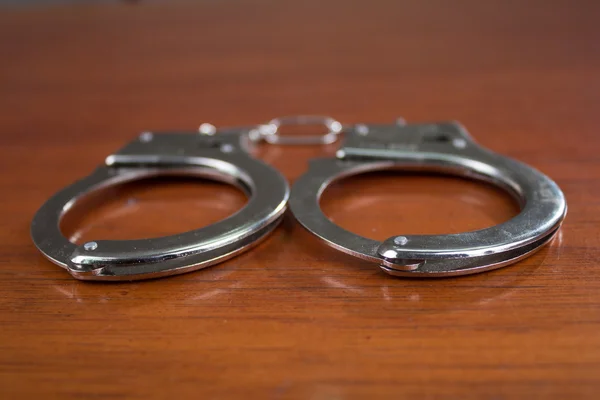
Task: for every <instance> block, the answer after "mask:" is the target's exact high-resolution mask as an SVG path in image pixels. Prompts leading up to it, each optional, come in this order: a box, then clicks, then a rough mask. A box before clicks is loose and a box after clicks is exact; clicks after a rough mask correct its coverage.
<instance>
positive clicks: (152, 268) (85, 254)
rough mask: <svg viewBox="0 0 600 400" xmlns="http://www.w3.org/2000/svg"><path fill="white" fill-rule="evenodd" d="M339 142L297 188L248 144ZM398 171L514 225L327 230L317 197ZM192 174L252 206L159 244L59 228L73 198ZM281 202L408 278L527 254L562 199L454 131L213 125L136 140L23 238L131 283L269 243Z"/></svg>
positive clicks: (559, 212) (320, 232) (540, 177)
mask: <svg viewBox="0 0 600 400" xmlns="http://www.w3.org/2000/svg"><path fill="white" fill-rule="evenodd" d="M315 124H323V125H324V126H325V127H326V128H327V133H326V134H324V135H322V136H309V137H303V136H296V137H293V136H292V137H290V136H283V135H281V134H280V128H281V127H282V126H284V125H315ZM341 133H343V134H344V136H345V138H344V143H343V145H342V146H341V148H340V149H339V150H338V151H337V153H336V158H329V159H316V160H312V161H311V162H310V164H309V169H308V171H307V172H306V173H305V174H304V175H302V176H301V177H300V178H299V179H298V180H297V181H296V182H295V184H294V186H293V188H292V192H291V196H290V194H289V188H288V185H287V182H286V181H285V179H284V178H283V176H282V175H281V174H280V173H279V172H277V171H276V170H275V169H274V168H272V167H270V166H268V165H266V164H264V163H262V162H261V161H259V160H257V159H255V158H252V157H251V156H250V155H249V154H248V153H247V149H248V148H249V145H250V144H252V143H257V142H261V141H265V142H267V143H270V144H329V143H333V142H335V141H336V140H337V138H338V136H339V135H340V134H341ZM383 169H401V170H409V171H414V170H417V171H428V172H435V173H445V174H452V175H460V176H465V177H468V178H474V179H478V180H483V181H487V182H489V183H491V184H493V185H496V186H499V187H501V188H502V189H504V190H506V191H507V192H509V193H510V194H512V195H513V196H514V197H515V198H516V199H517V201H518V202H519V204H520V206H521V212H520V213H519V214H518V215H517V216H515V217H514V218H512V219H510V220H509V221H506V222H504V223H502V224H500V225H496V226H493V227H490V228H486V229H482V230H478V231H473V232H465V233H458V234H448V235H410V236H408V235H406V236H404V235H398V236H394V237H391V238H389V239H387V240H384V241H383V242H380V241H376V240H372V239H368V238H365V237H362V236H359V235H357V234H355V233H352V232H349V231H347V230H345V229H343V228H341V227H339V226H337V225H336V224H334V223H333V222H332V221H331V220H329V219H328V218H327V217H326V216H325V214H324V213H323V211H322V210H321V208H320V206H319V198H320V196H321V195H322V194H323V192H324V191H325V190H326V188H327V187H328V186H329V185H330V184H332V183H333V182H335V181H337V180H339V179H342V178H345V177H348V176H352V175H356V174H360V173H364V172H369V171H375V170H383ZM182 174H184V175H195V176H204V177H210V178H213V179H217V180H222V181H224V182H228V183H231V184H234V185H237V186H238V187H240V188H241V189H243V190H244V191H245V192H246V193H247V194H248V195H249V196H250V200H249V202H248V203H247V205H246V206H245V207H244V208H242V209H241V210H240V211H238V212H237V213H235V214H234V215H232V216H230V217H229V218H226V219H225V220H222V221H220V222H217V223H215V224H213V225H209V226H207V227H205V228H201V229H198V230H194V231H190V232H185V233H181V234H178V235H172V236H167V237H161V238H153V239H141V240H124V241H93V242H87V243H85V244H83V245H81V246H78V245H76V244H73V243H71V242H70V241H69V240H67V239H66V238H65V237H64V236H63V235H62V234H61V232H60V229H59V223H60V219H61V217H62V216H63V215H64V214H65V213H66V212H67V211H68V210H69V209H70V208H71V207H72V206H73V205H74V204H75V203H76V202H77V201H79V200H80V199H82V198H84V197H85V196H86V195H88V194H90V193H91V192H93V191H96V190H100V189H102V188H105V187H107V186H111V185H114V184H118V183H122V182H126V181H132V180H136V179H141V178H145V177H150V176H157V175H182ZM288 197H289V205H290V208H291V211H292V213H293V215H294V216H295V218H296V219H297V220H298V222H299V223H300V224H301V225H302V226H304V228H306V229H307V230H308V231H309V232H311V233H312V234H313V235H315V236H317V237H318V238H320V239H321V240H323V241H324V242H325V243H326V244H328V245H330V246H332V247H334V248H336V249H338V250H340V251H342V252H345V253H348V254H350V255H352V256H355V257H359V258H361V259H364V260H367V261H371V262H375V263H377V264H378V265H379V266H380V268H381V269H382V270H383V271H385V272H386V273H388V274H390V275H394V276H404V277H442V276H453V275H467V274H472V273H477V272H482V271H486V270H490V269H494V268H499V267H502V266H505V265H508V264H511V263H514V262H516V261H518V260H520V259H523V258H525V257H527V256H529V255H531V254H532V253H533V252H535V251H536V250H539V249H540V248H541V247H542V246H543V245H544V244H546V243H548V242H549V241H550V240H551V239H552V238H553V237H554V235H555V234H556V233H557V231H558V229H559V227H560V225H561V223H562V221H563V219H564V217H565V215H566V211H567V205H566V201H565V197H564V195H563V193H562V191H561V190H560V188H559V187H558V186H557V185H556V183H554V181H552V180H551V179H550V178H548V177H547V176H546V175H544V174H542V173H541V172H539V171H537V170H535V169H533V168H531V167H529V166H527V165H525V164H523V163H521V162H518V161H515V160H513V159H510V158H508V157H504V156H501V155H499V154H496V153H493V152H491V151H490V150H487V149H485V148H483V147H481V146H479V145H478V144H476V143H475V142H474V141H473V139H472V138H471V136H470V135H469V134H468V132H467V131H466V130H465V129H464V128H463V127H462V126H461V125H460V124H458V123H456V122H444V123H428V124H405V123H404V121H403V120H399V121H398V122H397V123H395V124H387V125H386V124H369V125H365V124H357V125H352V126H342V124H341V123H340V122H338V121H336V120H334V119H332V118H329V117H315V116H299V117H285V118H278V119H275V120H272V121H270V122H268V123H267V124H261V125H257V126H253V127H245V128H225V129H220V130H219V131H218V132H217V130H216V128H215V127H214V126H212V125H210V124H203V125H201V127H200V134H189V133H188V134H181V133H167V134H156V133H149V132H146V133H143V134H141V135H140V136H139V138H138V139H136V140H135V141H133V142H131V143H130V144H129V145H127V146H126V147H125V148H123V149H121V150H120V151H119V152H117V153H115V154H113V155H111V156H109V157H108V158H107V159H106V161H105V165H103V166H101V167H99V168H98V169H97V170H96V171H95V172H94V173H92V175H90V176H88V177H86V178H84V179H83V180H81V181H79V182H76V183H74V184H73V185H71V186H69V187H67V188H65V189H63V190H61V191H60V192H58V193H57V194H56V195H54V196H53V197H52V198H50V199H49V200H48V201H47V202H46V203H45V204H44V205H43V206H42V207H41V208H40V210H39V211H38V212H37V214H36V215H35V217H34V219H33V222H32V225H31V235H32V238H33V241H34V243H35V244H36V246H37V247H38V249H39V250H40V251H41V252H42V253H43V254H44V255H45V256H46V257H47V258H48V259H50V260H51V261H52V262H54V263H56V264H58V265H60V266H62V267H64V268H66V269H67V271H69V273H71V275H73V276H74V277H75V278H77V279H83V280H134V279H145V278H155V277H160V276H165V275H173V274H179V273H183V272H188V271H193V270H197V269H200V268H204V267H207V266H210V265H213V264H216V263H218V262H220V261H223V260H225V259H227V258H229V257H232V256H234V255H236V254H238V253H240V252H242V251H244V250H247V249H248V248H250V247H251V246H252V245H254V244H256V243H258V242H259V241H260V240H261V239H263V238H265V237H266V236H267V235H268V234H269V233H270V232H272V231H273V229H274V228H275V227H276V226H277V224H278V223H279V222H280V220H281V218H282V215H283V213H284V212H285V209H286V203H287V201H288Z"/></svg>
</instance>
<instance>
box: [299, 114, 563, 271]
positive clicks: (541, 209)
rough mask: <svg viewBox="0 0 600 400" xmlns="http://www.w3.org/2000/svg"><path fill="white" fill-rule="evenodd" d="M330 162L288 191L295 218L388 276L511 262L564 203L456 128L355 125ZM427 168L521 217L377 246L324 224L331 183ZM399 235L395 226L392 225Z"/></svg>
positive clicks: (543, 182) (549, 228) (542, 234)
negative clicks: (477, 185)
mask: <svg viewBox="0 0 600 400" xmlns="http://www.w3.org/2000/svg"><path fill="white" fill-rule="evenodd" d="M344 133H345V142H344V144H343V146H342V147H341V148H340V150H338V152H337V159H316V160H312V161H311V162H310V165H309V169H308V171H307V172H306V173H305V174H304V175H303V176H301V177H300V178H299V179H298V180H297V181H296V183H295V184H294V187H293V189H292V196H291V198H290V208H291V210H292V212H293V214H294V216H295V217H296V219H297V220H298V221H299V222H300V223H301V224H302V225H303V226H304V227H305V228H306V229H308V230H309V231H310V232H312V233H313V234H314V235H316V236H317V237H319V238H320V239H322V240H324V241H325V242H326V243H327V244H329V245H330V246H332V247H334V248H336V249H338V250H341V251H343V252H346V253H348V254H351V255H353V256H356V257H359V258H362V259H365V260H368V261H372V262H376V263H378V264H379V265H380V266H381V268H382V270H384V271H385V272H387V273H389V274H391V275H395V276H411V277H438V276H451V275H465V274H471V273H476V272H481V271H486V270H490V269H494V268H499V267H502V266H505V265H508V264H510V263H513V262H516V261H518V260H520V259H522V258H524V257H527V256H528V255H530V254H531V253H533V252H535V251H536V250H538V249H539V248H540V247H541V246H543V245H544V244H546V243H548V242H549V241H550V240H551V239H552V237H553V236H554V234H555V233H556V232H557V231H558V229H559V227H560V224H561V223H562V221H563V219H564V217H565V215H566V211H567V205H566V201H565V197H564V195H563V193H562V191H561V190H560V188H559V187H558V186H557V185H556V183H554V181H552V180H551V179H550V178H548V177H547V176H546V175H544V174H542V173H541V172H539V171H537V170H535V169H533V168H531V167H529V166H527V165H525V164H523V163H521V162H518V161H515V160H512V159H510V158H507V157H504V156H501V155H499V154H496V153H493V152H491V151H489V150H487V149H485V148H483V147H481V146H479V145H478V144H476V143H475V142H474V141H473V139H472V138H471V137H470V135H469V134H468V133H467V131H466V130H465V129H464V128H463V127H462V126H461V125H460V124H458V123H455V122H448V123H431V124H409V125H405V124H404V121H403V120H401V121H400V123H397V124H393V125H355V126H353V127H350V128H347V129H345V131H344ZM383 169H402V170H416V171H430V172H435V173H446V174H454V175H460V176H465V177H469V178H474V179H479V180H484V181H487V182H490V183H492V184H494V185H497V186H499V187H501V188H503V189H505V190H507V191H508V192H509V193H511V194H512V195H513V196H514V197H515V198H516V199H517V201H518V202H519V204H520V206H521V212H520V213H519V214H518V215H517V216H515V217H514V218H512V219H510V220H509V221H507V222H505V223H502V224H500V225H497V226H494V227H491V228H487V229H482V230H478V231H473V232H465V233H459V234H448V235H402V234H401V232H399V235H397V236H394V237H391V238H389V239H387V240H385V241H383V242H379V241H376V240H372V239H368V238H365V237H362V236H359V235H356V234H354V233H352V232H349V231H347V230H345V229H342V228H341V227H339V226H337V225H335V224H334V223H333V222H331V221H330V220H329V219H328V218H327V217H326V216H325V215H324V214H323V212H322V210H321V208H320V206H319V198H320V196H321V194H322V193H323V192H324V191H325V189H326V188H327V186H329V185H330V184H331V183H332V182H334V181H336V180H339V179H342V178H344V177H348V176H351V175H356V174H360V173H363V172H367V171H374V170H383ZM399 230H400V228H399Z"/></svg>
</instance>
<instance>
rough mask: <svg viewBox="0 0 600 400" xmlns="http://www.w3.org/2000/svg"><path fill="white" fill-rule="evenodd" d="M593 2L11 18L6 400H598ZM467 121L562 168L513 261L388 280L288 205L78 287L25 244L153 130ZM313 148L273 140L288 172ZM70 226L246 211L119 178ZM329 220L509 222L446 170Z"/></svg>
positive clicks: (270, 7) (353, 183)
mask: <svg viewBox="0 0 600 400" xmlns="http://www.w3.org/2000/svg"><path fill="white" fill-rule="evenodd" d="M597 4H598V3H597V2H593V1H587V2H585V1H581V2H567V1H562V2H558V1H541V0H540V1H536V2H526V3H523V2H510V3H509V2H503V1H500V0H497V1H486V2H478V1H474V0H473V1H460V2H448V1H444V0H434V1H426V2H419V1H402V2H400V1H391V0H390V1H379V2H348V1H342V0H327V1H317V0H308V1H302V2H282V1H275V0H265V1H259V2H250V1H223V2H212V1H203V2H185V1H175V2H143V1H142V2H137V3H131V2H122V3H117V2H85V3H83V4H79V3H77V2H72V3H59V4H56V5H48V4H46V3H42V2H40V4H38V5H31V6H11V7H8V6H4V8H3V10H2V12H1V13H0V50H1V53H0V54H2V61H1V62H0V132H2V134H1V135H0V145H1V147H0V170H1V171H2V174H1V176H0V185H1V187H2V196H1V197H0V205H1V208H0V210H1V213H2V215H1V221H2V229H1V230H0V323H1V328H0V394H1V395H2V396H0V397H2V398H7V399H9V398H61V399H66V398H79V397H93V396H98V397H120V398H165V397H167V396H169V395H170V396H172V397H173V398H182V397H189V398H202V399H204V398H250V397H252V398H261V399H264V398H275V399H278V398H299V399H300V398H301V399H353V398H394V399H397V398H404V397H413V398H460V399H469V398H478V399H479V398H485V399H529V398H536V399H567V398H569V399H571V398H589V399H595V398H597V396H598V392H599V391H600V334H599V332H600V306H599V302H600V279H599V274H598V260H599V259H600V251H599V246H600V234H599V230H598V223H599V221H600V217H599V216H600V184H599V178H600V157H599V155H598V150H599V149H600V136H599V135H598V127H599V122H598V121H599V120H598V110H599V106H600V73H599V71H600V52H599V51H598V40H597V39H598V37H599V35H600V25H598V23H597V17H598V15H600V14H599V11H600V10H599V7H598V5H597ZM286 114H330V115H333V116H335V117H337V118H339V119H340V120H341V121H343V122H347V123H352V122H371V121H393V120H394V119H395V118H396V117H397V116H399V115H402V116H404V117H405V118H407V119H408V120H409V121H424V120H444V119H456V120H459V121H461V122H462V123H463V124H464V125H466V126H467V128H468V129H469V130H470V131H471V132H472V134H473V136H474V137H475V138H476V139H477V140H478V141H479V142H480V143H481V144H483V145H485V146H487V147H489V148H491V149H493V150H495V151H497V152H501V153H504V154H507V155H509V156H512V157H515V158H518V159H520V160H522V161H524V162H527V163H529V164H531V165H533V166H535V167H536V168H538V169H540V170H541V171H543V172H544V173H546V174H548V175H549V176H551V177H552V178H554V179H555V180H556V181H557V182H558V183H559V185H560V186H561V187H562V188H563V190H564V192H565V194H566V196H567V200H568V202H569V215H568V217H567V219H566V222H565V224H564V226H563V228H562V230H561V232H560V234H559V236H558V238H557V239H556V240H555V241H554V242H553V243H552V244H551V245H550V246H548V247H547V248H546V249H544V250H542V251H540V252H539V253H537V254H536V255H534V256H532V257H531V258H528V259H526V260H524V261H522V262H520V263H518V264H515V265H513V266H511V267H507V268H504V269H501V270H498V271H494V272H490V273H485V274H481V275H476V276H469V277H463V278H452V279H443V280H435V281H430V280H409V279H393V278H391V277H389V276H387V275H385V274H383V273H382V272H380V271H379V269H378V268H377V266H375V265H372V264H369V263H365V262H362V261H360V260H357V259H355V258H352V257H349V256H346V255H344V254H342V253H340V252H337V251H335V250H332V249H329V248H327V247H326V246H324V245H323V244H322V243H321V242H319V241H318V240H316V239H315V238H314V237H312V236H311V235H309V234H308V233H306V232H304V231H303V230H302V229H301V228H299V226H298V224H296V223H295V222H294V220H293V218H292V216H291V215H288V216H287V217H286V219H285V221H284V223H283V224H282V226H281V227H279V228H278V229H277V230H276V232H275V233H274V234H273V235H272V236H271V237H270V238H269V239H268V240H267V241H265V242H264V243H263V244H261V245H260V246H258V247H256V248H255V249H253V250H252V251H251V252H248V253H245V254H243V255H241V256H239V257H236V258H234V259H232V260H229V261H227V262H225V263H223V264H220V265H218V266H216V267H213V268H210V269H206V270H203V271H198V272H196V273H191V274H187V275H182V276H177V277H172V278H168V279H161V280H155V281H147V282H136V283H121V284H94V283H84V282H79V281H76V280H73V279H72V278H71V277H70V276H69V275H68V274H67V273H66V272H65V271H64V270H62V269H60V268H58V267H56V266H54V265H53V264H51V263H50V262H48V261H46V260H45V259H44V258H43V257H42V256H41V255H40V254H39V253H38V252H37V251H36V249H35V248H34V246H33V244H32V243H31V240H30V238H29V223H30V221H31V218H32V216H33V214H34V213H35V211H36V209H37V208H38V207H39V206H40V205H41V204H42V203H43V202H44V201H45V200H46V199H47V198H48V197H49V196H50V195H51V194H53V193H54V192H55V191H56V190H58V189H59V188H61V187H63V186H64V185H66V184H69V183H71V182H72V181H74V180H75V179H78V178H80V177H82V176H84V175H85V174H87V173H89V172H90V171H92V170H93V168H94V167H95V166H96V165H98V164H99V163H100V162H101V161H102V160H103V158H104V157H105V156H106V155H107V154H110V152H112V151H114V150H116V149H117V148H119V147H120V146H121V145H123V144H124V143H125V142H127V141H129V140H130V139H131V138H132V137H134V136H135V135H136V134H137V132H139V131H141V130H146V129H152V130H161V129H189V130H193V129H195V128H196V127H197V126H198V125H199V123H201V122H204V121H210V122H212V123H215V124H217V125H220V126H223V125H236V124H252V123H258V122H263V121H266V120H268V119H270V118H271V117H274V116H278V115H286ZM335 148H336V146H335V145H332V146H326V147H298V148H289V147H263V148H261V149H259V151H258V152H257V155H258V156H259V157H260V158H262V159H263V160H265V161H267V162H269V163H271V164H272V165H274V166H275V167H277V168H279V169H280V170H281V171H282V172H283V173H284V174H285V176H286V177H288V178H289V179H290V181H293V180H294V179H295V178H297V177H298V176H299V175H300V174H301V173H302V172H303V171H304V170H305V168H306V163H307V161H308V159H310V158H314V157H319V156H326V155H331V154H333V153H334V152H335ZM102 199H103V200H104V202H103V203H101V204H100V203H96V204H95V205H94V207H91V206H90V207H88V209H86V210H83V211H87V214H83V213H76V214H73V215H71V216H70V217H69V218H68V219H67V220H66V221H65V224H64V227H63V228H64V231H65V233H66V234H68V235H70V236H71V237H73V238H74V240H79V241H82V240H86V239H92V238H94V239H99V238H102V237H105V238H108V237H110V238H134V237H148V236H158V235H164V234H170V233H174V232H177V231H183V230H187V229H192V228H197V227H199V226H202V225H206V224H209V223H211V222H214V221H216V220H218V219H220V218H223V217H225V216H226V215H228V214H229V213H232V212H234V211H235V210H236V209H238V208H240V207H242V206H243V204H244V197H243V195H242V194H240V193H239V192H237V191H236V190H235V189H232V188H229V187H227V186H224V185H221V184H217V183H209V182H200V184H196V182H193V181H192V182H190V181H177V182H174V183H173V182H171V183H164V184H161V185H148V184H147V183H146V184H133V185H129V186H127V187H124V188H119V189H117V190H114V191H112V192H111V194H110V196H105V197H103V198H102ZM322 206H323V208H324V209H325V211H326V212H327V214H328V215H329V216H330V217H331V218H333V219H334V220H335V221H336V222H338V223H339V224H340V225H341V226H343V227H345V228H347V229H351V230H353V231H355V232H357V233H360V234H363V235H365V236H369V237H373V238H376V239H383V238H386V237H388V236H391V235H393V234H411V233H442V232H459V231H464V230H470V229H478V228H482V227H485V226H489V225H492V224H496V223H498V222H501V221H503V220H505V219H507V218H510V217H511V216H512V215H514V214H515V213H516V212H517V210H516V206H515V205H514V204H513V203H512V201H511V200H510V199H509V198H508V197H507V196H506V195H504V194H502V193H500V192H498V191H497V190H496V189H494V188H491V187H488V186H485V185H481V184H477V183H472V182H469V181H464V180H460V179H444V178H440V177H423V176H405V175H399V174H396V175H390V174H374V175H370V176H367V177H360V178H356V179H351V180H348V181H343V182H341V183H340V184H338V185H336V186H335V187H334V188H332V189H331V190H330V191H328V192H327V193H326V194H325V198H324V199H323V202H322Z"/></svg>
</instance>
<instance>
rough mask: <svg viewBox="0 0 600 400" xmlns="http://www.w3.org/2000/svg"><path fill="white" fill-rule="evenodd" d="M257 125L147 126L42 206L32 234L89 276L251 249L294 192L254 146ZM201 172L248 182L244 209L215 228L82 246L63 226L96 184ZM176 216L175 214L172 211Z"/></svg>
mask: <svg viewBox="0 0 600 400" xmlns="http://www.w3.org/2000/svg"><path fill="white" fill-rule="evenodd" d="M249 132H250V129H246V128H231V129H224V130H220V131H219V132H215V130H214V129H212V128H211V127H210V126H209V125H208V124H203V127H201V129H200V134H190V133H152V132H144V133H142V134H141V135H140V136H139V137H138V138H137V139H136V140H134V141H133V142H131V143H129V144H128V145H127V146H125V147H124V148H123V149H121V150H120V151H118V152H117V153H115V154H113V155H110V156H108V157H107V158H106V161H105V164H104V165H103V166H101V167H99V168H98V169H96V171H94V172H93V173H92V174H91V175H89V176H88V177H86V178H84V179H82V180H80V181H78V182H75V183H74V184H72V185H71V186H68V187H66V188H64V189H63V190H61V191H59V192H58V193H56V194H55V195H54V196H53V197H52V198H50V199H49V200H48V201H47V202H46V203H45V204H44V205H43V206H42V207H41V208H40V209H39V210H38V212H37V213H36V215H35V217H34V219H33V222H32V224H31V236H32V238H33V241H34V243H35V245H36V246H37V247H38V249H39V250H40V251H41V252H42V253H43V254H44V255H45V256H46V257H47V258H48V259H49V260H50V261H52V262H54V263H55V264H58V265H59V266H61V267H63V268H66V269H67V271H68V272H69V273H71V275H73V276H74V277H75V278H77V279H83V280H136V279H147V278H156V277H161V276H166V275H173V274H180V273H184V272H189V271H193V270H197V269H200V268H204V267H207V266H209V265H213V264H215V263H218V262H220V261H223V260H225V259H227V258H230V257H232V256H234V255H236V254H237V253H239V252H241V251H244V250H247V249H248V248H250V247H251V246H252V245H254V244H256V243H258V242H259V241H260V240H261V239H263V238H264V237H265V236H266V235H268V234H269V233H270V232H271V231H272V230H273V229H274V228H275V227H276V226H277V224H278V223H279V222H280V220H281V216H282V215H283V213H284V212H285V209H286V203H287V200H288V197H289V188H288V185H287V182H286V180H285V178H284V177H283V176H282V175H281V174H280V173H279V172H278V171H276V170H275V169H273V168H272V167H269V166H268V165H266V164H264V163H262V162H261V161H259V160H256V159H254V158H252V157H250V156H249V155H248V154H247V152H246V147H247V146H248V144H249V141H248V134H249ZM173 175H177V176H181V175H190V176H201V177H208V178H211V179H216V180H220V181H224V182H227V183H230V184H233V185H236V186H238V187H240V188H241V189H242V190H244V192H245V193H246V194H247V195H248V196H249V201H248V203H247V204H246V206H245V207H244V208H242V209H241V210H239V211H238V212H237V213H235V214H233V215H231V216H230V217H228V218H226V219H224V220H222V221H220V222H217V223H215V224H212V225H209V226H207V227H204V228H201V229H198V230H193V231H189V232H184V233H180V234H177V235H172V236H166V237H160V238H152V239H140V240H120V241H112V240H96V241H90V242H87V243H85V244H83V245H81V246H80V245H76V244H74V243H71V242H70V241H69V240H67V239H66V238H65V237H64V236H63V235H62V233H61V231H60V229H59V224H60V220H61V218H62V217H63V215H64V214H65V213H67V212H68V210H69V209H70V208H71V207H72V206H73V205H74V204H75V203H76V202H78V201H79V200H81V199H83V198H84V197H85V196H86V195H88V194H90V193H91V192H93V191H96V190H101V189H102V188H105V187H108V186H111V185H115V184H118V183H122V182H127V181H132V180H137V179H142V178H146V177H152V176H173ZM165 218H168V216H165Z"/></svg>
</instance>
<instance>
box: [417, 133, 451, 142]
mask: <svg viewBox="0 0 600 400" xmlns="http://www.w3.org/2000/svg"><path fill="white" fill-rule="evenodd" d="M423 141H424V142H429V143H450V142H451V141H452V138H451V137H450V135H446V134H443V133H438V134H435V135H426V136H424V137H423Z"/></svg>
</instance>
